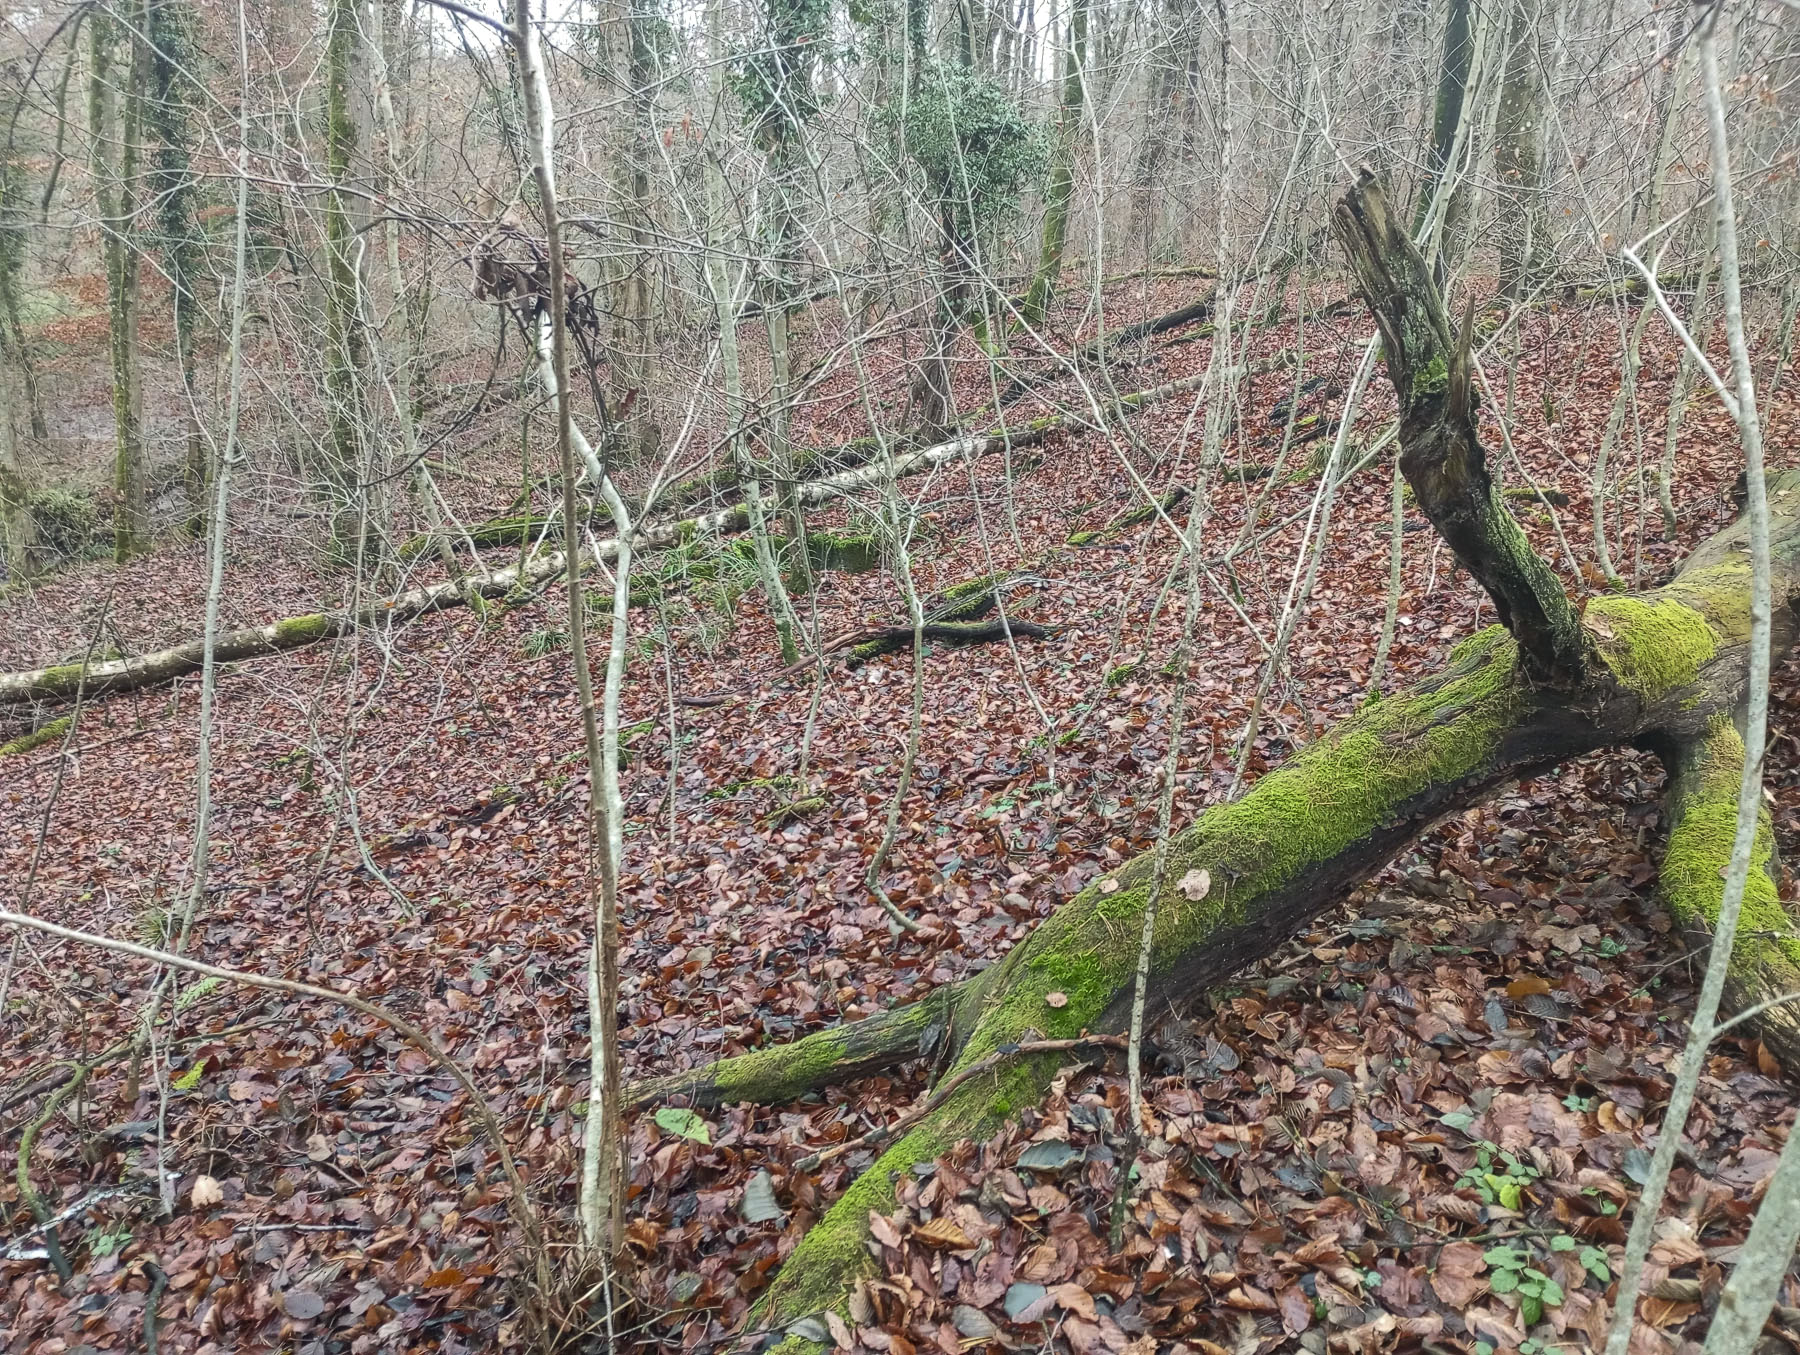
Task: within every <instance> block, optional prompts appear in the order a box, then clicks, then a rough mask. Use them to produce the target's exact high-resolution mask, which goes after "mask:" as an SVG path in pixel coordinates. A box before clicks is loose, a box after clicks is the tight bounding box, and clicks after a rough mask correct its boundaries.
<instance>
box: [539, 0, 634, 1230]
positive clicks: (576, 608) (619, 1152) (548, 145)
mask: <svg viewBox="0 0 1800 1355" xmlns="http://www.w3.org/2000/svg"><path fill="white" fill-rule="evenodd" d="M511 40H512V43H513V46H514V50H515V51H516V52H517V54H518V59H519V77H520V85H521V86H522V89H523V93H524V103H525V119H526V123H527V126H528V129H529V136H528V138H527V139H528V142H529V145H530V152H531V169H532V177H533V179H534V180H535V181H536V184H537V190H538V210H539V211H540V212H541V213H542V214H543V220H544V246H545V253H546V255H547V257H548V261H549V268H548V272H549V277H548V288H547V291H548V295H547V296H542V297H539V298H538V299H537V304H538V306H539V309H540V316H541V319H542V324H541V325H540V333H542V331H543V329H545V328H548V330H549V332H550V333H549V344H548V347H549V350H550V362H549V373H548V377H549V379H548V380H547V381H546V383H545V384H546V386H547V387H548V392H547V393H548V394H549V396H550V398H551V399H552V400H553V401H554V402H555V405H556V428H557V431H556V443H557V449H558V452H559V453H560V457H561V461H562V492H563V532H564V542H565V544H564V549H563V553H564V557H565V559H566V561H567V586H568V595H569V652H570V657H571V659H572V660H573V662H574V666H575V686H576V690H577V692H578V694H579V696H580V700H581V727H582V733H583V736H584V738H585V741H586V745H587V758H588V831H589V834H590V837H591V840H592V846H591V850H592V852H593V854H594V859H595V863H596V865H597V867H598V868H597V870H596V871H595V875H594V880H593V885H592V905H593V912H594V931H593V944H592V947H591V949H590V951H589V956H588V1018H589V1031H588V1066H589V1088H588V1110H587V1117H586V1122H585V1132H584V1137H583V1151H582V1168H581V1196H580V1205H579V1207H580V1215H581V1233H582V1241H583V1243H584V1244H585V1245H586V1246H587V1247H588V1248H590V1249H591V1250H592V1251H593V1252H594V1253H595V1254H596V1255H598V1256H599V1257H600V1258H602V1260H607V1259H609V1258H611V1257H612V1256H613V1255H614V1254H615V1253H616V1252H617V1251H618V1249H619V1247H620V1245H621V1244H622V1242H623V1238H624V1222H625V1213H624V1205H625V1189H624V1166H625V1164H624V1154H623V1148H624V1144H623V1141H622V1139H621V1136H620V1122H621V1121H620V1111H621V1105H620V1102H621V1093H620V1086H621V1079H620V1076H619V1026H618V1023H619V862H620V859H621V857H622V856H623V854H624V845H625V839H624V818H625V810H624V802H623V800H622V799H621V797H620V794H619V689H620V686H621V684H622V683H623V681H624V675H625V625H626V617H627V615H628V609H629V606H630V595H631V537H632V524H631V518H630V514H629V513H628V511H627V510H626V507H625V504H624V501H623V500H622V499H620V497H619V493H618V491H617V490H616V489H615V488H614V487H613V483H612V481H611V479H610V478H608V477H607V476H606V474H605V473H604V472H603V471H602V470H601V468H600V466H599V465H598V464H595V457H594V454H593V452H592V451H591V450H587V440H586V438H584V437H580V435H579V432H578V430H577V429H576V426H575V409H574V402H573V401H572V400H571V398H570V390H569V347H570V344H569V325H568V317H567V314H566V310H567V302H568V290H567V284H566V281H565V275H564V263H563V245H562V223H561V219H560V217H559V215H558V208H557V198H556V169H555V149H556V147H555V127H556V120H555V114H554V112H553V110H552V106H551V102H550V83H549V81H548V79H547V78H546V77H545V74H544V64H543V58H542V55H541V50H540V47H539V43H538V35H537V29H536V28H535V27H534V20H533V17H532V13H531V2H530V0H515V2H514V5H513V12H512V34H511ZM542 346H543V345H541V344H540V349H541V348H542ZM578 442H579V445H580V446H581V448H582V449H584V450H586V451H587V454H586V457H585V458H584V459H585V460H587V461H588V462H589V474H590V477H591V478H592V480H593V482H594V487H595V489H596V491H597V492H598V493H600V494H601V495H602V496H603V497H604V498H605V500H606V503H607V506H608V507H609V508H610V509H611V510H612V516H613V524H614V526H615V528H616V529H617V532H618V544H617V548H616V553H615V556H614V568H613V601H612V632H611V636H610V644H609V645H608V648H607V660H606V687H605V693H604V696H603V698H602V705H601V710H600V717H599V721H598V722H597V721H596V718H595V708H594V684H593V676H592V674H591V673H590V672H589V669H588V658H587V641H586V614H587V596H586V594H585V593H584V592H583V590H582V587H581V555H582V548H581V530H582V524H581V521H580V518H579V516H578V514H577V511H576V500H575V483H576V471H575V458H576V449H577V443H578Z"/></svg>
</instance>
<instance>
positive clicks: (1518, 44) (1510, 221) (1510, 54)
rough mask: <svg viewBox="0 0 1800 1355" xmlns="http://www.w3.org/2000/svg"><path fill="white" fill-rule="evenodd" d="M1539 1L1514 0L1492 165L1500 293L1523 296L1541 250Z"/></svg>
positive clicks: (1544, 220)
mask: <svg viewBox="0 0 1800 1355" xmlns="http://www.w3.org/2000/svg"><path fill="white" fill-rule="evenodd" d="M1542 7H1543V6H1542V3H1541V0H1513V11H1512V32H1511V33H1510V34H1509V36H1508V47H1507V53H1506V71H1505V74H1504V75H1503V76H1502V77H1501V85H1500V128H1499V135H1498V137H1497V138H1496V140H1495V144H1494V169H1495V171H1496V173H1497V177H1498V178H1499V181H1500V182H1499V188H1498V192H1499V198H1500V220H1499V222H1498V225H1499V234H1500V295H1502V296H1505V297H1518V296H1521V295H1523V294H1524V292H1525V290H1526V288H1527V286H1528V284H1529V282H1530V279H1531V277H1532V275H1533V273H1534V272H1535V271H1536V267H1537V261H1538V259H1539V257H1540V256H1541V255H1542V254H1543V253H1544V251H1545V245H1546V243H1547V242H1546V240H1545V238H1544V237H1545V235H1546V234H1547V231H1548V218H1547V216H1546V213H1545V212H1544V182H1543V181H1544V168H1543V161H1544V155H1543V139H1542V136H1541V135H1540V130H1539V127H1538V121H1539V118H1540V116H1541V107H1542V92H1543V83H1544V82H1543V76H1542V75H1541V73H1540V72H1541V67H1542V56H1543V51H1544V48H1545V43H1544V40H1543V35H1542V32H1541V22H1540V21H1541V18H1542V15H1541V13H1540V11H1541V9H1542Z"/></svg>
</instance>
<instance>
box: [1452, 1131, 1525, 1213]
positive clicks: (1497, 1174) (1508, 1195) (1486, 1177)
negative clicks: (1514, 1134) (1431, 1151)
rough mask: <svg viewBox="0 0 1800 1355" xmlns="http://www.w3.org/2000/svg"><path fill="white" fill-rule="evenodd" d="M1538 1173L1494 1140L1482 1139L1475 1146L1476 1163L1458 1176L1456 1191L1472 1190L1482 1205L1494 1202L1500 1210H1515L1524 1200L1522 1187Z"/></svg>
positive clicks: (1523, 1188)
mask: <svg viewBox="0 0 1800 1355" xmlns="http://www.w3.org/2000/svg"><path fill="white" fill-rule="evenodd" d="M1539 1175H1541V1173H1540V1172H1539V1171H1538V1169H1537V1168H1536V1167H1533V1166H1532V1165H1531V1164H1530V1163H1528V1162H1521V1161H1520V1160H1519V1159H1518V1158H1517V1157H1515V1156H1514V1155H1513V1154H1512V1153H1509V1152H1507V1151H1506V1150H1505V1149H1504V1148H1502V1147H1500V1145H1498V1144H1496V1143H1489V1142H1487V1141H1486V1140H1483V1141H1482V1142H1481V1143H1478V1144H1477V1145H1476V1146H1475V1165H1474V1166H1472V1167H1470V1168H1469V1169H1468V1170H1467V1171H1465V1172H1464V1173H1463V1174H1462V1175H1461V1176H1460V1177H1458V1178H1457V1181H1456V1188H1457V1189H1458V1190H1473V1191H1474V1192H1475V1193H1476V1194H1477V1195H1479V1196H1481V1200H1482V1203H1483V1204H1497V1205H1499V1206H1501V1207H1502V1208H1503V1209H1517V1208H1518V1207H1519V1205H1520V1204H1521V1203H1522V1202H1523V1199H1524V1192H1525V1187H1526V1186H1528V1185H1530V1184H1531V1183H1532V1182H1533V1181H1535V1180H1537V1179H1538V1177H1539Z"/></svg>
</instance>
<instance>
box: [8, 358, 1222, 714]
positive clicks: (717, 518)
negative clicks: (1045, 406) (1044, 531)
mask: <svg viewBox="0 0 1800 1355" xmlns="http://www.w3.org/2000/svg"><path fill="white" fill-rule="evenodd" d="M1204 379H1205V375H1204V373H1203V374H1202V375H1200V376H1197V377H1189V378H1185V379H1183V380H1180V381H1171V382H1168V383H1167V384H1165V385H1161V386H1153V387H1151V388H1150V389H1148V390H1142V391H1137V392H1135V393H1133V394H1131V395H1127V396H1124V397H1123V398H1122V399H1121V400H1120V401H1119V405H1120V407H1121V408H1123V409H1127V410H1131V409H1140V408H1142V407H1143V406H1145V405H1151V404H1155V403H1156V402H1157V401H1159V400H1166V399H1168V398H1169V397H1170V396H1172V395H1179V394H1182V393H1184V392H1187V391H1192V390H1196V389H1198V388H1199V386H1200V384H1201V382H1202V381H1203V380H1204ZM1086 426H1088V421H1087V420H1086V419H1085V418H1084V417H1082V416H1080V415H1077V414H1056V415H1050V416H1048V417H1046V418H1042V419H1034V420H1032V421H1031V422H1030V423H1027V424H1021V425H1019V426H1018V427H1015V428H1012V429H1009V430H1008V431H1007V432H1006V434H1005V435H1001V434H999V433H997V432H995V433H983V434H980V435H977V436H974V437H966V438H952V439H951V440H950V441H948V442H942V443H939V444H937V445H936V446H933V447H924V448H921V449H919V450H918V451H912V452H903V453H899V454H897V455H896V456H895V457H894V458H893V473H894V474H895V475H898V476H908V475H921V474H924V473H925V472H927V471H930V470H935V469H937V468H939V467H942V466H946V465H953V464H955V463H957V462H960V461H965V460H969V459H972V458H975V457H981V456H988V455H991V454H992V453H994V452H998V451H1000V450H1002V449H1003V448H1005V447H1006V446H1007V445H1008V444H1009V443H1010V444H1011V445H1012V446H1013V447H1030V446H1033V445H1035V444H1037V443H1039V442H1042V441H1043V440H1044V439H1045V438H1046V437H1048V436H1049V435H1050V434H1051V433H1054V432H1058V431H1061V430H1063V429H1067V428H1077V427H1086ZM887 474H888V469H887V467H886V466H885V465H873V466H866V467H863V468H862V469H859V470H849V471H844V472H842V473H840V474H837V475H829V476H826V477H825V478H823V479H820V480H814V481H812V482H811V483H809V484H805V485H802V486H800V488H799V491H798V497H799V499H800V501H801V502H802V503H805V504H808V505H813V504H821V503H826V502H828V501H830V500H832V499H835V498H841V497H843V496H845V495H847V494H849V493H852V492H853V491H855V490H857V489H861V488H864V487H866V486H868V485H872V484H875V483H878V482H879V481H880V480H881V479H882V478H883V477H885V476H886V475H887ZM748 526H749V515H748V513H747V512H746V511H745V509H744V507H743V505H742V504H737V505H734V506H732V507H730V508H724V509H720V510H719V511H717V512H714V513H703V514H701V515H700V516H698V517H691V518H684V519H682V520H681V521H679V522H671V523H665V524H662V525H660V526H655V527H650V528H646V529H644V530H643V531H641V532H640V533H639V534H638V537H637V541H636V544H635V547H634V549H637V550H656V549H661V548H666V547H669V546H675V545H679V544H681V543H682V542H684V541H691V540H693V539H694V538H695V537H700V536H716V535H723V534H726V533H730V532H740V531H743V530H745V529H746V528H747V527H748ZM617 550H618V546H617V543H615V542H613V541H602V542H600V543H599V558H600V559H602V560H610V559H611V558H612V557H613V555H614V554H615V553H616V552H617ZM562 571H563V557H562V553H561V552H560V551H558V552H554V553H551V554H547V555H539V556H536V557H534V558H533V559H532V560H530V561H527V562H526V565H525V568H524V570H523V571H521V570H519V569H518V568H517V567H516V566H515V567H512V568H508V569H502V570H496V571H494V572H493V573H491V574H489V575H487V576H486V577H485V578H481V579H474V578H471V579H468V580H466V581H465V582H463V583H456V582H449V583H440V584H434V585H432V586H430V587H426V588H415V589H413V590H411V591H410V592H406V593H400V594H398V595H396V596H394V597H389V598H382V599H381V600H379V601H377V602H374V603H371V604H369V605H368V606H366V607H362V608H359V609H354V610H351V609H343V610H337V611H326V612H313V613H309V614H307V615H304V616H291V617H287V618H285V619H284V620H281V621H275V622H271V623H270V624H268V625H266V626H249V627H246V628H245V629H243V630H235V631H229V632H227V633H225V634H223V635H221V636H219V638H218V650H217V654H218V659H219V662H221V663H238V662H241V661H243V660H245V659H256V658H263V657H265V656H267V655H270V654H280V653H282V652H284V651H286V650H291V649H300V648H303V647H305V646H307V645H311V644H317V643H318V642H319V641H321V640H329V639H334V638H336V637H337V636H340V635H344V634H347V633H349V632H350V631H352V630H357V629H366V628H369V627H372V626H392V625H395V624H398V623H401V622H405V621H410V620H412V619H414V618H415V617H419V616H423V615H425V614H426V613H428V612H435V611H442V610H443V609H445V608H447V607H456V606H460V605H461V604H463V603H465V602H467V601H468V595H469V594H479V595H480V596H482V597H484V598H496V597H504V596H506V595H507V594H508V593H510V592H512V591H513V589H515V588H520V587H526V588H528V587H530V586H532V585H534V584H537V583H542V582H544V581H545V580H546V579H549V578H551V577H552V576H554V575H557V574H560V573H561V572H562ZM203 649H204V645H203V644H202V643H201V641H200V640H198V639H194V640H189V641H187V642H186V643H185V644H180V645H176V646H174V647H173V648H170V649H163V650H158V651H157V652H156V653H153V654H145V655H142V656H140V657H138V658H134V659H117V660H113V661H111V662H107V663H96V664H90V665H88V666H87V683H86V688H85V690H86V693H87V695H88V696H90V697H94V696H105V695H109V694H113V693H117V692H129V691H135V690H137V689H138V688H140V687H148V686H152V685H154V684H156V683H159V682H169V681H172V680H173V679H175V678H178V677H184V676H186V675H187V674H189V673H197V672H199V671H200V659H201V654H202V651H203ZM80 689H82V665H80V664H77V663H72V664H58V665H56V666H54V667H50V668H37V669H32V670H30V671H28V672H22V673H0V706H8V705H20V704H23V703H26V702H31V701H68V700H71V699H73V698H74V696H75V693H76V691H77V690H80Z"/></svg>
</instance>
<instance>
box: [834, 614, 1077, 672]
mask: <svg viewBox="0 0 1800 1355" xmlns="http://www.w3.org/2000/svg"><path fill="white" fill-rule="evenodd" d="M923 634H924V637H925V639H927V640H933V641H936V642H937V643H939V644H947V645H985V644H993V643H994V642H995V641H997V640H1004V639H1006V638H1008V637H1009V636H1014V635H1023V636H1025V637H1027V638H1028V639H1032V640H1044V639H1048V638H1049V637H1050V636H1051V635H1052V634H1054V632H1053V631H1052V630H1051V629H1050V627H1048V626H1040V625H1038V624H1037V622H1035V621H1021V620H1019V619H1018V618H1017V617H1012V616H1009V617H1007V618H1006V619H1004V620H1002V619H1001V618H999V617H995V618H994V619H993V620H991V621H927V622H926V623H925V627H924V631H923ZM865 635H866V637H867V638H865V639H862V640H859V641H858V642H857V643H856V644H854V645H852V646H850V652H849V654H848V656H847V657H846V659H845V663H846V664H847V665H848V666H849V667H851V668H857V667H860V666H861V665H863V664H865V663H867V662H868V661H869V660H870V659H878V658H880V657H881V656H882V655H883V654H898V653H899V652H900V651H901V650H903V649H911V648H912V642H913V628H912V627H911V626H878V627H875V628H874V629H872V630H869V631H867V632H865Z"/></svg>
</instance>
